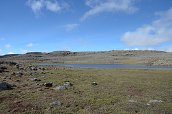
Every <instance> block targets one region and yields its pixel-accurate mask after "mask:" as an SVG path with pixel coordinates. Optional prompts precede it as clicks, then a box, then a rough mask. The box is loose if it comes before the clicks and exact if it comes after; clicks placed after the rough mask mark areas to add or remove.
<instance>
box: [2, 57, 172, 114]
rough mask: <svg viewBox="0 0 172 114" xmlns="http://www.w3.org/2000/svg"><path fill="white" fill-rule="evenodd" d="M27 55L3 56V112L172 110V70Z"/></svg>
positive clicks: (142, 113)
mask: <svg viewBox="0 0 172 114" xmlns="http://www.w3.org/2000/svg"><path fill="white" fill-rule="evenodd" d="M22 56H23V55H22ZM24 56H25V55H24ZM7 58H8V57H7ZM14 58H15V59H14V60H15V61H18V60H17V59H16V58H18V57H14ZM25 60H28V58H26V59H25ZM25 60H23V61H25ZM23 61H22V60H21V59H20V62H14V61H7V59H6V61H2V60H1V61H0V114H131V113H132V114H137V113H139V114H171V113H172V108H171V107H172V99H171V94H172V88H171V87H172V83H171V82H172V77H171V76H172V71H171V70H144V69H143V70H141V69H140V70H139V69H137V70H136V69H130V70H129V69H73V68H62V67H59V68H57V67H40V66H37V65H34V64H33V63H32V64H30V63H29V62H28V63H26V62H25V63H23Z"/></svg>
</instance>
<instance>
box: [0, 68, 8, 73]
mask: <svg viewBox="0 0 172 114" xmlns="http://www.w3.org/2000/svg"><path fill="white" fill-rule="evenodd" d="M3 72H8V71H7V67H5V66H0V73H3Z"/></svg>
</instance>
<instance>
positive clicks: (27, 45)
mask: <svg viewBox="0 0 172 114" xmlns="http://www.w3.org/2000/svg"><path fill="white" fill-rule="evenodd" d="M126 49H135V50H137V49H141V50H146V49H152V50H163V51H172V0H1V1H0V55H3V54H11V53H26V52H30V51H41V52H50V51H56V50H69V51H102V50H126Z"/></svg>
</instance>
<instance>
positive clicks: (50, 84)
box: [44, 82, 53, 87]
mask: <svg viewBox="0 0 172 114" xmlns="http://www.w3.org/2000/svg"><path fill="white" fill-rule="evenodd" d="M44 86H45V87H52V86H53V83H52V82H50V83H44Z"/></svg>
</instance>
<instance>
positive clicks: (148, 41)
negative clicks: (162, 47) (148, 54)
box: [122, 8, 172, 46]
mask: <svg viewBox="0 0 172 114" xmlns="http://www.w3.org/2000/svg"><path fill="white" fill-rule="evenodd" d="M158 14H159V16H160V17H159V19H157V20H155V21H153V22H152V23H151V24H147V25H143V26H142V27H139V28H137V29H136V30H135V31H132V32H126V33H125V34H124V35H123V37H122V41H124V42H125V43H126V44H127V45H129V46H154V45H158V44H161V43H164V42H167V41H171V40H172V8H170V9H169V10H167V11H165V12H159V13H158Z"/></svg>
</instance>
